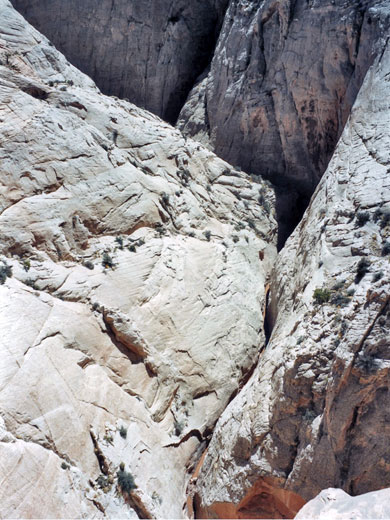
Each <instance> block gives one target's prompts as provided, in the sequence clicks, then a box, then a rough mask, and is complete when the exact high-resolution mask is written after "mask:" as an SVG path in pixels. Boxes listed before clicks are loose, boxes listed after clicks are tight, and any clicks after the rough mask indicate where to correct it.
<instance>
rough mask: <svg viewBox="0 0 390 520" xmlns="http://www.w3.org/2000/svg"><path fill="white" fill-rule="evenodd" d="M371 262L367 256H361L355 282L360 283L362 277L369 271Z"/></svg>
mask: <svg viewBox="0 0 390 520" xmlns="http://www.w3.org/2000/svg"><path fill="white" fill-rule="evenodd" d="M370 265H371V262H370V261H369V260H367V258H361V259H360V260H359V263H358V265H357V270H356V276H355V283H359V282H360V281H361V280H362V278H363V277H364V276H365V275H366V274H367V273H368V272H369V267H370Z"/></svg>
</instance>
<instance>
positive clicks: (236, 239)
mask: <svg viewBox="0 0 390 520" xmlns="http://www.w3.org/2000/svg"><path fill="white" fill-rule="evenodd" d="M232 240H233V242H234V243H235V244H237V242H238V241H239V240H240V239H239V238H238V236H237V235H233V237H232Z"/></svg>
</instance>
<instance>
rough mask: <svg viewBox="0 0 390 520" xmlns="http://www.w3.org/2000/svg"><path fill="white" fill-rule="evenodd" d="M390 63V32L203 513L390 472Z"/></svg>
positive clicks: (284, 264) (224, 438) (297, 246)
mask: <svg viewBox="0 0 390 520" xmlns="http://www.w3.org/2000/svg"><path fill="white" fill-rule="evenodd" d="M389 75H390V45H387V46H386V49H385V50H384V52H383V54H382V55H381V56H379V58H378V60H377V61H376V63H375V65H374V66H373V67H372V68H371V69H370V71H369V73H368V74H367V76H366V79H365V82H364V86H363V88H362V90H361V91H360V93H359V96H358V98H357V100H356V102H355V105H354V109H353V111H352V114H351V117H350V119H349V121H348V123H347V125H346V127H345V130H344V132H343V134H342V137H341V139H340V142H339V144H338V147H337V150H336V152H335V155H334V157H333V158H332V160H331V162H330V164H329V167H328V170H327V172H326V174H325V176H324V178H323V179H322V181H321V183H320V185H319V187H318V189H317V191H316V193H315V196H314V198H313V200H312V201H311V204H310V206H309V208H308V210H307V212H306V213H305V215H304V218H303V220H302V222H301V224H300V225H299V227H298V228H297V229H296V231H295V232H294V233H293V235H292V236H291V237H290V239H289V240H288V241H287V243H286V246H285V247H284V249H283V250H282V251H281V253H280V255H279V258H278V261H277V263H276V266H275V269H274V272H273V275H272V279H271V305H270V311H269V313H270V316H269V320H270V323H271V327H272V329H273V330H272V336H271V339H270V342H269V344H268V345H267V347H266V349H265V351H264V353H263V354H262V356H261V358H260V360H259V363H258V366H257V367H256V370H255V372H254V374H253V376H252V378H251V379H250V381H249V382H248V383H247V385H246V386H245V388H244V389H243V390H242V392H241V393H240V394H239V395H238V396H237V397H236V398H235V399H234V401H233V402H232V403H231V404H230V405H229V407H228V408H227V409H226V410H225V412H224V413H223V414H222V417H221V419H220V420H219V421H218V423H217V426H216V429H215V431H214V435H213V438H212V441H211V443H210V446H209V448H208V452H207V455H206V457H205V460H204V464H203V466H202V469H201V471H200V474H199V477H198V480H197V493H196V496H195V507H196V511H197V514H198V516H199V517H200V518H215V517H219V518H274V517H277V518H279V517H282V518H285V517H287V518H288V517H290V518H291V517H293V516H294V514H295V513H296V512H297V510H298V509H299V507H300V506H301V505H302V499H303V500H309V499H312V498H313V497H315V496H316V495H317V494H318V493H319V492H320V491H321V490H322V489H324V488H328V487H339V488H341V489H343V490H344V491H346V492H347V493H349V494H351V495H359V494H362V493H367V492H370V491H372V490H378V489H382V488H385V487H389V486H390V477H389V463H390V460H389V451H388V446H389V442H390V422H389V406H390V357H389V347H390V343H389V338H390V334H389V329H390V239H389V236H390V180H389V173H388V171H389V166H390V153H389V150H390V134H389V125H390V101H389V99H390V87H389ZM300 501H301V502H300ZM310 511H311V510H310Z"/></svg>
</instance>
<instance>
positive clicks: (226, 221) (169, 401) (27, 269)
mask: <svg viewBox="0 0 390 520" xmlns="http://www.w3.org/2000/svg"><path fill="white" fill-rule="evenodd" d="M0 12H1V17H0V162H1V181H0V204H1V210H0V211H1V214H0V236H1V250H0V330H1V335H0V336H1V338H0V357H1V359H2V362H1V367H0V417H1V422H0V452H1V455H0V516H2V517H6V518H27V517H33V518H61V517H62V518H69V517H74V518H79V517H87V518H101V517H104V516H106V517H111V518H137V517H140V518H152V517H156V518H180V517H182V516H183V515H185V514H186V513H185V508H186V487H187V481H188V475H187V472H188V473H191V472H192V470H193V467H194V465H195V464H196V463H197V460H198V457H199V455H200V453H201V452H202V450H203V447H204V445H205V443H206V441H207V439H208V437H209V435H210V433H211V431H212V429H213V426H214V424H215V422H216V420H217V418H218V417H219V416H220V414H221V412H222V411H223V409H224V408H225V407H226V405H227V403H228V402H229V400H230V399H231V397H232V396H233V395H234V394H235V393H237V391H238V390H239V388H240V387H241V386H242V385H243V384H244V383H245V381H246V379H247V377H248V372H249V371H250V370H251V369H252V367H253V366H254V364H255V362H256V360H257V357H258V352H259V349H260V348H261V346H262V345H263V344H264V341H265V337H264V330H263V315H264V311H265V285H266V283H267V279H268V276H269V272H270V268H271V266H272V265H273V263H274V261H275V255H276V248H275V241H276V223H275V220H274V218H273V211H274V210H273V205H274V195H273V192H272V190H271V189H270V188H269V187H268V185H267V184H266V183H264V182H259V183H253V182H252V181H250V179H249V178H248V176H247V175H246V174H244V173H242V172H239V171H237V170H235V169H234V168H232V167H231V166H229V165H228V164H227V163H225V162H224V161H222V160H221V159H218V158H217V157H216V156H215V155H214V154H212V153H211V152H210V151H208V150H207V149H205V148H203V147H202V146H201V145H199V143H196V142H193V141H191V140H188V139H185V138H184V137H183V136H182V134H181V133H180V132H179V131H178V130H175V129H173V128H172V127H170V126H169V125H168V124H166V123H164V122H162V121H161V120H160V119H158V118H157V117H156V116H153V115H151V114H149V113H147V112H145V111H143V110H141V109H139V108H136V107H135V106H134V105H131V104H129V103H127V102H125V101H120V100H118V99H117V98H112V97H106V96H104V95H102V94H101V93H100V92H99V90H98V89H97V88H96V87H95V85H94V83H93V82H92V81H91V80H89V79H88V78H87V77H86V76H84V75H83V74H81V73H80V72H78V71H77V70H76V69H75V68H73V67H72V66H71V65H70V64H69V63H68V62H67V61H66V59H65V58H64V57H63V56H62V55H61V54H59V53H58V52H57V51H56V50H55V48H54V47H53V46H51V45H50V44H49V42H48V41H47V40H46V38H45V37H43V36H41V35H40V34H39V33H38V32H37V31H36V30H34V29H33V28H32V27H31V26H29V25H28V23H27V22H25V21H24V19H23V18H22V17H21V16H20V15H19V14H18V13H16V11H15V10H14V9H13V8H12V6H11V4H10V3H9V2H8V1H7V0H0ZM259 199H260V200H261V201H262V205H261V204H260V203H259Z"/></svg>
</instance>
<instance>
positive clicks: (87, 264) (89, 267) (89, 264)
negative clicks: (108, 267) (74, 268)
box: [83, 260, 95, 271]
mask: <svg viewBox="0 0 390 520" xmlns="http://www.w3.org/2000/svg"><path fill="white" fill-rule="evenodd" d="M83 266H84V267H86V268H87V269H90V270H91V271H93V269H94V267H95V266H94V265H93V262H91V260H87V261H86V262H84V263H83Z"/></svg>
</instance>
